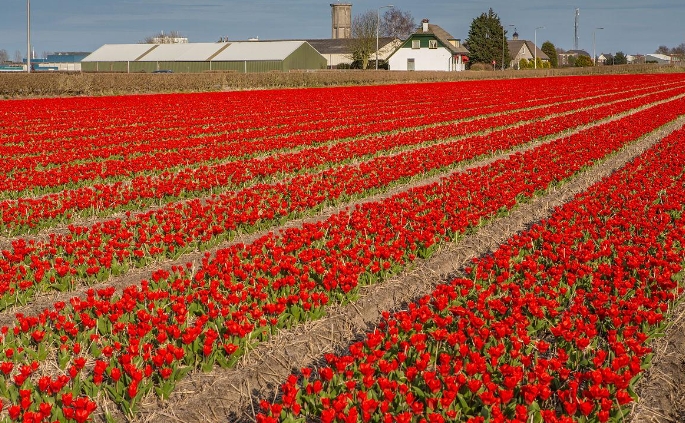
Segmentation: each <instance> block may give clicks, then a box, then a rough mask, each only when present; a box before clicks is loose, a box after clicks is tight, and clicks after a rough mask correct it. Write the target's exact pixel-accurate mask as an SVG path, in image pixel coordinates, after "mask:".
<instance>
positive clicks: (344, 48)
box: [305, 37, 395, 54]
mask: <svg viewBox="0 0 685 423" xmlns="http://www.w3.org/2000/svg"><path fill="white" fill-rule="evenodd" d="M394 40H395V38H393V37H380V38H379V39H378V48H379V49H382V48H383V47H385V46H386V45H388V44H390V43H392V42H393V41H394ZM305 41H306V42H308V43H309V44H310V45H311V46H312V47H314V49H315V50H316V51H318V52H319V53H320V54H348V53H350V50H349V47H348V44H349V42H350V39H349V38H347V39H346V38H323V39H314V40H305Z"/></svg>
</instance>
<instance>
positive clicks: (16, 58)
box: [14, 50, 24, 63]
mask: <svg viewBox="0 0 685 423" xmlns="http://www.w3.org/2000/svg"><path fill="white" fill-rule="evenodd" d="M23 61H24V56H23V55H22V54H21V51H19V50H15V51H14V63H21V62H23Z"/></svg>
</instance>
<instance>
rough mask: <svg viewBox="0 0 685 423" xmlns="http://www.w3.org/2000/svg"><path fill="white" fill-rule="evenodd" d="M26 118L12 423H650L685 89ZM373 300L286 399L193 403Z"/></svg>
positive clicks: (675, 252)
mask: <svg viewBox="0 0 685 423" xmlns="http://www.w3.org/2000/svg"><path fill="white" fill-rule="evenodd" d="M2 105H3V107H2V108H1V109H0V128H1V131H0V154H1V155H2V160H1V161H0V168H2V172H0V216H1V217H2V220H1V221H0V230H1V231H2V240H1V241H0V249H1V250H0V252H1V253H2V254H0V332H1V333H0V341H1V343H2V345H1V348H0V402H1V404H0V405H1V411H0V418H4V419H5V420H7V421H16V422H52V421H60V422H61V421H76V422H85V421H121V420H128V421H138V422H142V421H163V420H164V421H200V419H201V418H202V419H204V420H205V421H256V422H261V423H267V422H281V421H283V422H319V421H321V422H428V423H438V422H455V421H458V422H474V423H475V422H488V421H494V422H520V423H530V422H543V421H544V422H607V421H612V422H622V421H629V420H630V418H631V411H632V410H633V409H634V405H635V403H636V401H638V399H639V398H638V393H637V392H636V384H637V383H638V382H639V381H640V380H641V379H642V378H643V377H644V374H645V372H646V371H647V370H648V369H649V368H650V364H651V360H652V357H653V348H652V346H651V345H652V341H653V340H654V339H655V338H658V337H660V336H663V335H664V331H665V330H666V328H667V327H668V322H669V319H671V312H672V311H673V309H674V308H675V307H676V306H677V305H678V300H679V297H680V295H681V293H682V290H683V280H685V269H683V266H684V265H685V213H684V212H685V127H684V126H683V125H684V124H685V74H665V75H658V74H653V75H625V76H623V75H613V76H584V77H557V78H536V79H512V80H502V81H467V82H440V83H421V84H403V85H386V86H365V87H344V88H317V89H287V90H271V91H245V92H221V93H193V94H164V95H129V96H116V97H76V98H47V99H25V100H5V101H3V102H2ZM632 151H634V152H635V153H631V154H632V156H625V155H626V154H628V152H632ZM621 154H623V155H624V156H621ZM620 157H625V159H624V160H623V161H622V162H620V163H617V164H616V165H615V167H614V168H611V169H609V168H608V166H609V163H610V162H611V161H612V160H614V162H616V160H618V159H619V158H620ZM614 162H612V163H614ZM598 169H599V170H601V169H604V174H603V176H602V177H595V178H594V179H591V177H590V176H589V175H590V174H591V173H592V172H594V171H597V170H598ZM578 181H585V182H583V183H585V184H586V185H585V188H583V189H580V190H579V191H578V192H577V193H575V194H573V195H570V196H569V198H568V199H566V200H563V201H562V200H561V199H560V197H559V196H560V195H561V193H562V192H565V191H564V190H567V189H568V187H570V186H572V185H573V184H574V183H579V182H578ZM555 199H556V201H558V202H559V204H558V205H557V206H555V207H554V208H553V209H551V210H550V212H549V213H548V214H547V215H546V216H545V217H544V218H538V217H534V216H533V215H530V217H527V218H526V219H527V220H526V222H525V227H524V228H523V229H521V230H516V231H512V233H511V234H507V236H506V239H505V240H504V241H503V242H500V243H498V245H497V246H496V248H493V249H491V251H489V252H487V253H485V254H475V255H474V256H473V257H471V258H470V259H469V261H468V262H467V263H465V264H464V263H461V262H459V261H457V260H456V259H455V260H452V261H451V264H450V265H449V266H448V267H447V271H446V272H444V271H442V270H440V271H438V270H435V268H431V266H432V265H433V263H434V262H433V260H435V258H436V257H437V255H438V253H440V254H442V255H445V254H449V248H452V247H453V246H457V245H460V243H463V242H464V240H465V239H466V238H467V237H469V236H478V234H479V233H481V232H483V233H484V231H486V230H487V228H488V227H489V225H493V224H495V222H498V221H502V220H503V219H505V218H506V217H507V216H511V215H512V213H515V212H516V211H517V210H519V211H520V210H523V209H522V208H523V207H525V206H526V205H534V204H537V203H535V201H547V202H549V201H554V200H555ZM419 266H421V268H427V269H429V270H430V269H433V270H432V271H431V272H428V273H426V274H425V275H423V278H424V279H427V280H428V282H427V285H426V286H430V287H431V288H430V289H429V290H427V291H423V292H422V293H421V294H420V295H414V296H413V297H411V296H409V297H407V298H405V299H403V300H397V299H396V300H394V302H393V301H390V300H387V299H386V300H387V301H390V303H388V302H387V301H386V300H383V301H380V300H378V301H376V299H374V298H373V297H369V295H370V294H369V293H370V292H372V290H373V289H374V288H378V289H376V290H375V291H373V292H376V293H383V290H384V289H385V290H386V295H390V294H389V289H390V288H389V287H390V284H391V282H392V281H398V280H399V281H403V280H404V279H402V278H403V277H404V275H407V274H409V273H411V272H412V271H414V270H416V269H417V268H418V267H419ZM443 269H444V265H443ZM384 287H385V288H384ZM412 289H413V288H412V286H411V284H409V283H407V284H406V286H405V288H404V289H400V290H399V291H400V292H401V291H404V292H405V293H408V292H412ZM406 295H409V294H406ZM362 298H367V299H368V301H366V302H362V301H361V299H362ZM369 301H370V302H374V303H375V306H376V308H378V310H377V312H378V316H379V318H378V319H376V321H371V322H366V327H363V328H361V329H359V330H358V331H357V333H356V334H355V335H354V336H347V337H345V336H343V335H341V334H337V335H336V334H332V335H331V336H332V337H333V338H335V339H333V338H331V350H330V352H327V353H321V354H319V353H315V352H312V353H311V354H309V355H308V356H306V357H305V356H302V357H295V358H293V359H292V361H291V362H289V363H288V364H285V363H280V360H279V359H277V358H276V357H274V358H272V363H271V365H270V366H269V369H267V368H266V367H264V368H262V371H263V373H265V372H267V370H268V371H270V372H272V373H273V372H274V371H273V369H271V367H278V368H279V369H280V370H278V371H276V373H277V374H278V375H279V376H278V377H276V378H275V379H274V378H272V382H274V383H272V384H271V385H270V386H266V385H264V384H262V385H259V386H255V385H253V386H251V387H250V384H249V383H248V384H247V385H246V386H247V389H246V390H245V391H246V392H245V393H244V394H242V396H240V395H238V394H236V393H235V392H233V391H225V393H224V394H223V396H222V397H221V398H219V399H217V400H216V402H214V399H209V398H208V397H207V396H206V395H205V396H203V393H202V392H201V391H197V392H196V393H195V394H193V393H192V392H190V391H188V390H185V389H181V387H183V386H184V384H186V383H189V382H188V381H189V380H204V381H205V382H203V383H205V384H207V383H206V382H207V381H213V380H217V381H218V380H220V379H221V378H222V377H224V376H225V375H226V374H228V373H227V372H232V373H231V374H233V375H240V374H241V373H240V372H241V371H242V372H244V374H246V375H247V373H248V372H247V370H245V369H246V368H247V367H246V366H247V363H248V362H250V360H253V359H254V357H255V356H256V355H258V354H259V351H265V350H260V348H261V347H260V346H262V345H271V346H272V349H281V350H283V351H287V350H288V349H289V348H290V347H289V346H288V345H286V344H278V343H277V342H279V341H277V340H278V339H281V338H280V337H281V336H283V334H287V333H298V334H299V335H298V337H299V338H298V339H299V342H303V343H305V344H306V343H307V342H308V341H307V340H308V339H309V338H308V336H309V335H308V332H309V329H308V328H310V327H312V325H315V324H317V322H326V319H327V318H330V316H332V315H333V314H334V313H336V312H338V311H339V310H342V309H343V308H345V307H351V308H356V309H358V310H359V313H364V310H363V309H364V307H366V306H365V305H364V304H367V303H369ZM384 301H385V302H384ZM385 307H387V308H385ZM334 344H335V345H334ZM293 348H294V347H293ZM310 349H311V350H312V351H314V350H315V348H314V347H313V346H310ZM291 351H294V350H291ZM263 358H264V359H265V360H267V362H268V360H269V356H268V355H267V356H265V357H263ZM246 377H247V376H246ZM250 377H252V376H250ZM212 383H214V382H212ZM216 383H217V388H216V389H217V390H220V389H222V388H219V387H218V386H219V382H216ZM226 389H228V388H226ZM241 392H242V389H241ZM215 397H216V392H215ZM213 398H214V397H213ZM184 404H185V405H184ZM188 404H202V405H201V406H199V408H200V410H198V409H197V408H198V407H196V409H195V410H194V411H191V412H188V413H189V414H188V413H186V414H184V413H185V412H184V411H183V410H182V407H184V406H188ZM170 413H171V415H170ZM191 416H192V417H191ZM198 416H202V417H198Z"/></svg>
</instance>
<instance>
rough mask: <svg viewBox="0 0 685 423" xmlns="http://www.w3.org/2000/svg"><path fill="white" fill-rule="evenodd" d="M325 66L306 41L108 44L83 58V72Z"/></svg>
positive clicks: (205, 70) (242, 69) (250, 69)
mask: <svg viewBox="0 0 685 423" xmlns="http://www.w3.org/2000/svg"><path fill="white" fill-rule="evenodd" d="M325 68H326V58H325V57H323V56H322V55H321V54H320V53H319V52H318V51H316V50H315V49H314V48H313V47H312V46H311V45H310V44H309V43H308V42H306V41H238V42H219V43H183V44H106V45H104V46H102V47H100V48H99V49H97V50H95V51H94V52H93V53H91V54H90V55H88V56H87V57H85V58H84V59H83V60H82V61H81V70H82V71H83V72H124V73H125V72H129V73H133V72H154V71H161V70H165V71H172V72H181V73H184V72H186V73H197V72H207V71H234V72H245V73H248V72H272V71H282V72H288V71H291V70H317V69H325Z"/></svg>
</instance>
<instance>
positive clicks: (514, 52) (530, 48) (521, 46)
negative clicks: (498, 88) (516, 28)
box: [507, 32, 549, 69]
mask: <svg viewBox="0 0 685 423" xmlns="http://www.w3.org/2000/svg"><path fill="white" fill-rule="evenodd" d="M507 46H508V47H509V56H510V57H511V62H510V63H509V67H511V68H514V69H518V67H519V63H520V62H521V59H526V60H529V61H531V62H532V61H534V60H535V58H536V57H537V58H538V59H540V60H541V61H542V62H549V57H548V56H547V55H546V54H545V52H544V51H542V50H540V48H539V47H537V46H536V45H535V43H534V42H532V41H528V40H519V34H518V33H517V32H514V34H513V35H512V39H511V40H507ZM536 51H537V53H536Z"/></svg>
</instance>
